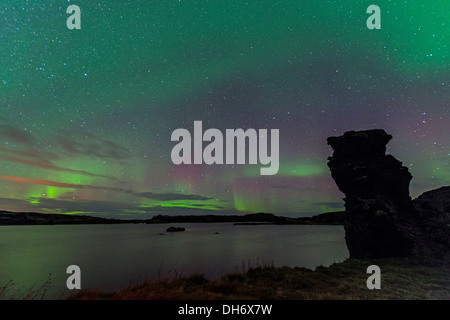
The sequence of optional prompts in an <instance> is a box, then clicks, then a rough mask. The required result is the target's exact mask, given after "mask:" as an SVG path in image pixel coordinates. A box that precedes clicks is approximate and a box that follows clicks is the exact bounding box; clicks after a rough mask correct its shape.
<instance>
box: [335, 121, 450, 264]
mask: <svg viewBox="0 0 450 320" xmlns="http://www.w3.org/2000/svg"><path fill="white" fill-rule="evenodd" d="M391 139H392V136H391V135H389V134H387V133H386V132H385V131H384V130H381V129H376V130H367V131H358V132H355V131H349V132H346V133H344V135H343V136H340V137H331V138H328V140H327V141H328V144H329V145H331V147H332V148H333V150H334V153H333V156H332V157H330V158H328V160H329V162H328V166H329V168H330V170H331V175H332V177H333V179H334V180H335V182H336V184H337V186H338V188H339V189H340V190H341V191H342V192H343V193H344V194H345V199H344V200H345V209H346V212H347V215H346V222H345V224H344V228H345V239H346V243H347V247H348V249H349V252H350V256H351V257H354V258H389V257H405V256H424V255H427V254H433V255H439V254H443V253H446V252H447V251H448V247H445V245H438V246H436V243H435V241H434V240H435V239H434V237H430V236H429V235H427V234H426V233H427V232H430V230H437V227H436V224H435V223H434V222H433V221H432V220H433V219H429V218H428V217H426V214H425V213H423V212H419V211H418V210H416V207H417V205H418V206H421V205H424V206H426V204H425V203H426V201H417V205H416V207H415V206H414V205H413V202H412V200H411V197H410V196H409V183H410V181H411V179H412V176H411V174H410V173H409V172H408V169H407V168H406V167H404V166H402V163H401V162H400V161H398V160H397V159H395V158H394V157H393V156H391V155H386V144H387V143H388V142H389V141H390V140H391ZM422 199H424V198H422ZM433 201H434V200H433ZM433 201H431V202H433ZM442 203H444V202H442ZM436 206H439V208H440V207H441V206H440V205H437V204H433V205H431V204H430V205H429V208H430V211H435V209H436ZM443 206H444V205H442V208H444V207H443ZM445 208H448V207H447V206H446V207H445ZM425 221H426V223H425ZM446 227H447V229H448V226H446ZM441 229H442V228H441ZM444 234H445V231H442V232H440V235H441V236H443V235H444ZM447 240H448V239H447ZM447 240H443V241H442V240H441V243H442V242H443V243H444V244H445V243H447V242H448V241H447Z"/></svg>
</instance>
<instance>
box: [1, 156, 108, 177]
mask: <svg viewBox="0 0 450 320" xmlns="http://www.w3.org/2000/svg"><path fill="white" fill-rule="evenodd" d="M0 160H4V161H10V162H14V163H20V164H23V165H26V166H30V167H34V168H40V169H47V170H54V171H63V172H70V173H75V174H80V175H85V176H90V177H99V178H106V179H111V180H117V178H115V177H110V176H105V175H101V174H95V173H91V172H88V171H84V170H74V169H69V168H63V167H59V166H56V165H54V164H53V163H52V162H50V161H49V160H46V159H40V160H38V161H36V160H28V159H23V158H18V157H14V156H8V155H2V154H0Z"/></svg>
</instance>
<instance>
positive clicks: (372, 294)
mask: <svg viewBox="0 0 450 320" xmlns="http://www.w3.org/2000/svg"><path fill="white" fill-rule="evenodd" d="M448 260H449V259H447V260H446V261H436V260H428V261H422V262H420V261H417V260H414V259H410V258H392V259H372V260H358V259H351V258H349V259H347V260H345V261H344V262H339V263H334V264H332V265H331V266H329V267H323V266H319V267H317V268H316V269H315V270H310V269H306V268H301V267H294V268H292V267H273V266H262V267H257V268H251V269H249V270H248V271H246V272H244V273H230V274H226V275H224V276H223V277H221V278H220V279H219V280H207V279H205V277H204V276H203V275H201V274H191V275H190V276H188V277H179V278H173V279H168V278H167V279H162V280H159V281H144V282H143V283H141V284H138V285H134V286H128V287H123V288H119V289H117V290H114V291H103V290H96V289H83V290H81V291H80V292H78V293H75V294H73V295H71V296H69V297H67V300H386V299H387V300H430V299H431V300H441V299H442V300H447V299H450V275H449V274H448V270H447V267H448V263H449V262H450V261H448ZM373 264H375V265H378V266H380V269H381V289H380V290H369V289H368V288H367V285H366V281H367V278H368V276H369V274H367V267H368V266H370V265H373Z"/></svg>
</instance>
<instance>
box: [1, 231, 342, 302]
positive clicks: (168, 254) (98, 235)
mask: <svg viewBox="0 0 450 320" xmlns="http://www.w3.org/2000/svg"><path fill="white" fill-rule="evenodd" d="M171 225H175V226H183V227H185V228H186V231H185V232H180V233H165V230H166V228H167V227H169V226H170V225H164V224H162V225H144V224H142V225H141V224H126V225H69V226H7V227H6V226H5V227H0V288H1V287H2V286H3V285H5V284H6V283H8V282H9V281H10V280H12V281H13V282H14V285H13V286H11V285H9V287H10V288H11V289H10V290H8V291H7V294H6V296H8V295H11V294H13V295H14V296H15V297H18V296H20V294H23V293H24V292H27V291H28V290H29V289H30V288H38V287H40V286H42V285H43V284H44V283H45V282H46V281H47V280H48V279H49V278H50V280H51V284H52V288H51V289H50V290H48V291H47V293H46V295H45V298H47V299H53V298H59V297H62V296H63V295H65V294H67V293H73V292H71V291H69V290H68V289H67V288H66V279H67V277H68V276H69V275H67V274H66V269H67V267H68V266H69V265H72V264H75V265H78V266H79V267H80V268H81V285H82V288H88V287H92V288H102V289H107V290H108V289H114V288H117V287H120V286H127V285H129V284H133V283H137V282H141V281H143V280H144V279H155V280H156V279H158V278H164V277H167V276H168V277H174V276H177V275H178V276H179V275H180V274H183V275H189V274H192V273H194V272H195V273H204V274H205V276H206V277H207V278H209V279H215V278H219V277H220V276H222V275H223V274H224V273H227V272H236V271H243V270H245V269H246V268H248V266H249V265H250V266H251V267H254V266H257V265H268V264H273V265H275V266H291V267H295V266H300V267H306V268H310V269H314V268H315V267H317V266H319V265H323V266H328V265H330V264H332V263H334V262H340V261H343V260H345V259H346V258H347V257H348V250H347V247H346V245H345V240H344V229H343V227H342V226H303V225H291V226H277V225H258V226H234V225H233V224H231V223H211V224H209V223H208V224H199V223H196V224H186V223H183V224H171ZM160 233H164V235H160ZM217 233H218V234H217ZM4 297H5V294H4ZM4 297H3V298H4ZM0 298H1V297H0Z"/></svg>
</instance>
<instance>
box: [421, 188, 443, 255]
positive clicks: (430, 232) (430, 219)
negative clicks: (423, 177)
mask: <svg viewBox="0 0 450 320" xmlns="http://www.w3.org/2000/svg"><path fill="white" fill-rule="evenodd" d="M413 204H414V206H415V208H416V210H417V211H418V213H419V216H420V221H421V226H422V229H423V234H424V237H423V238H424V239H422V243H423V245H426V244H428V243H431V244H432V246H433V247H432V249H433V251H435V252H436V253H437V255H443V254H444V253H446V252H447V251H449V248H450V187H442V188H439V189H436V190H431V191H427V192H425V193H423V194H422V195H421V196H419V197H418V198H417V199H414V201H413Z"/></svg>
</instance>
